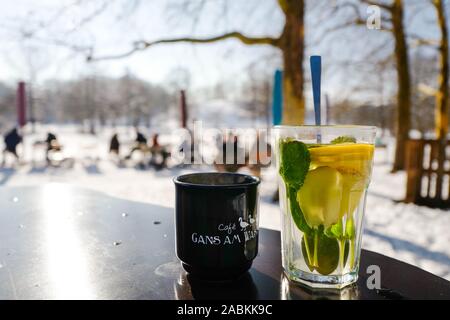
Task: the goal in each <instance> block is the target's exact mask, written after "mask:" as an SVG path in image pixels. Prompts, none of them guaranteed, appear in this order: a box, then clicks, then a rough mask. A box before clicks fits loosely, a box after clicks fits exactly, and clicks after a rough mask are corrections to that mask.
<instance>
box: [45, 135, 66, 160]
mask: <svg viewBox="0 0 450 320" xmlns="http://www.w3.org/2000/svg"><path fill="white" fill-rule="evenodd" d="M43 142H44V143H45V144H46V145H47V151H46V152H45V159H46V160H47V163H50V162H51V160H52V159H51V155H52V153H56V152H60V151H61V150H62V146H61V144H60V143H59V141H58V138H57V137H56V135H55V134H54V133H52V132H48V133H47V138H46V139H45V141H43Z"/></svg>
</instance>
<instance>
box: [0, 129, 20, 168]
mask: <svg viewBox="0 0 450 320" xmlns="http://www.w3.org/2000/svg"><path fill="white" fill-rule="evenodd" d="M22 140H23V139H22V136H21V135H20V134H19V131H18V130H17V128H13V129H12V130H11V131H9V132H8V133H6V134H5V137H4V142H5V149H4V150H3V162H2V165H4V164H5V155H6V154H7V153H10V154H12V155H13V156H14V157H15V158H16V160H17V161H18V160H19V155H18V154H17V146H18V145H19V144H20V143H21V142H22Z"/></svg>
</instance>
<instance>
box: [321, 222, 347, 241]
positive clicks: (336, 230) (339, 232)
mask: <svg viewBox="0 0 450 320" xmlns="http://www.w3.org/2000/svg"><path fill="white" fill-rule="evenodd" d="M325 235H326V236H327V237H329V238H336V239H342V238H343V237H344V227H343V225H342V219H340V220H339V222H338V223H335V224H333V225H331V226H329V227H328V228H327V229H325Z"/></svg>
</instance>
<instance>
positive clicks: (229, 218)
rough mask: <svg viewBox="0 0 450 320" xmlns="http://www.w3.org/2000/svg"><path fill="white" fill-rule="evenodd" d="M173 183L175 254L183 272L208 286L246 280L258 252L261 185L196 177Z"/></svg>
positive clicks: (244, 179) (233, 177)
mask: <svg viewBox="0 0 450 320" xmlns="http://www.w3.org/2000/svg"><path fill="white" fill-rule="evenodd" d="M174 182H175V186H176V208H175V226H176V250H177V256H178V257H179V259H180V260H181V262H182V265H183V267H184V269H185V270H186V271H187V272H189V273H190V274H191V275H194V276H196V277H200V278H202V279H209V280H231V279H235V278H237V277H239V276H240V275H242V274H244V273H245V272H246V271H247V270H248V269H249V268H250V267H251V264H252V261H253V259H254V258H255V257H256V255H257V252H258V205H259V204H258V185H259V179H258V178H256V177H253V176H248V175H242V174H233V173H197V174H187V175H183V176H180V177H177V178H175V179H174Z"/></svg>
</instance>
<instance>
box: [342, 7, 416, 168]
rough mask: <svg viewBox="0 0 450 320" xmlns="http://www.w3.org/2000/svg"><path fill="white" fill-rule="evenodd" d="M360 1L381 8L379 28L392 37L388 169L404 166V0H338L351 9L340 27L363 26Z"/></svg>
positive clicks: (407, 97) (407, 119)
mask: <svg viewBox="0 0 450 320" xmlns="http://www.w3.org/2000/svg"><path fill="white" fill-rule="evenodd" d="M360 5H363V6H364V7H367V6H377V7H378V8H380V10H381V11H382V15H381V20H382V25H383V26H382V30H383V31H388V32H390V33H391V34H392V37H393V39H394V56H395V61H396V72H397V83H398V89H397V109H396V122H395V123H396V125H395V135H396V148H395V158H394V164H393V168H392V171H394V172H395V171H398V170H404V168H405V153H406V152H405V151H406V150H405V147H406V140H407V139H408V138H409V130H410V128H411V76H410V65H409V64H410V63H409V56H408V43H407V35H406V31H405V26H404V16H405V15H404V1H403V0H390V1H389V2H386V1H380V0H357V1H356V2H355V1H345V2H342V3H341V4H340V5H337V7H350V8H352V9H353V10H354V13H355V16H354V19H352V20H351V21H347V22H345V23H344V24H343V25H342V26H343V27H345V26H352V25H361V26H364V27H367V21H366V19H363V18H362V17H361V14H360Z"/></svg>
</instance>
